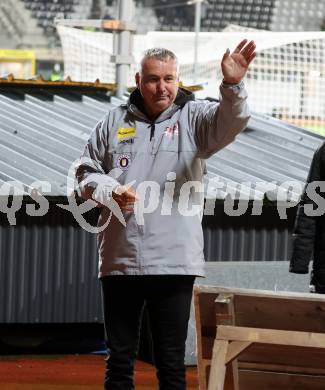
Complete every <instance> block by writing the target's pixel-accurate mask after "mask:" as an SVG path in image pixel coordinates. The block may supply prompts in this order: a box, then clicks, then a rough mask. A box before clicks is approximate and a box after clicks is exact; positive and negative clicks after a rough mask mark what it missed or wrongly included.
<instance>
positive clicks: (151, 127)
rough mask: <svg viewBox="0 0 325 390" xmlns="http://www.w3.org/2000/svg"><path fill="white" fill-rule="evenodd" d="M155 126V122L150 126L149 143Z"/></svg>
mask: <svg viewBox="0 0 325 390" xmlns="http://www.w3.org/2000/svg"><path fill="white" fill-rule="evenodd" d="M155 125H156V124H155V122H152V123H151V125H150V141H151V140H152V138H153V137H154V135H155Z"/></svg>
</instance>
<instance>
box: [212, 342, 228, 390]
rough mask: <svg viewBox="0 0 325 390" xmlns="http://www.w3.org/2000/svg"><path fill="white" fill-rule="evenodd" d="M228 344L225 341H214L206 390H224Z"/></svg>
mask: <svg viewBox="0 0 325 390" xmlns="http://www.w3.org/2000/svg"><path fill="white" fill-rule="evenodd" d="M228 344H229V342H228V341H226V340H217V339H216V340H215V341H214V344H213V353H212V360H211V368H210V378H209V386H208V390H224V383H225V376H226V356H227V349H228Z"/></svg>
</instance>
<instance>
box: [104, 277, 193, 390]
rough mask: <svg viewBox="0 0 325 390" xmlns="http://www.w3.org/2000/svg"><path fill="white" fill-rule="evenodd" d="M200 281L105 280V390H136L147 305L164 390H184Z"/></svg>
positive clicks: (180, 279) (185, 279)
mask: <svg viewBox="0 0 325 390" xmlns="http://www.w3.org/2000/svg"><path fill="white" fill-rule="evenodd" d="M194 280H195V276H189V275H145V276H133V275H118V276H117V275H112V276H106V277H104V278H102V279H101V282H102V297H103V308H104V322H105V336H106V346H107V350H108V358H107V367H106V375H105V386H104V388H105V389H106V390H132V389H134V382H133V368H134V362H135V358H136V354H137V350H138V343H139V332H140V324H141V317H142V311H143V307H144V305H146V308H147V310H148V315H149V321H150V326H151V333H152V341H153V349H154V351H153V352H154V360H155V366H156V369H157V378H158V381H159V389H160V390H185V389H186V380H185V364H184V357H185V341H186V337H187V327H188V321H189V316H190V307H191V298H192V291H193V284H194Z"/></svg>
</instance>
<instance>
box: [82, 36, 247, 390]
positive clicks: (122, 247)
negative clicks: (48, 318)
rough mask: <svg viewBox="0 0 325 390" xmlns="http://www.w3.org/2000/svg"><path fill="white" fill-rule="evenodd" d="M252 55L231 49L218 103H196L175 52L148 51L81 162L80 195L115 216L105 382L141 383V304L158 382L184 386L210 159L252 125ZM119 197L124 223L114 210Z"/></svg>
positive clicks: (105, 241) (106, 297)
mask: <svg viewBox="0 0 325 390" xmlns="http://www.w3.org/2000/svg"><path fill="white" fill-rule="evenodd" d="M254 57H255V43H254V42H253V41H251V42H248V41H247V40H243V41H242V42H241V43H240V44H239V45H238V46H237V47H236V49H235V50H234V52H232V53H230V51H229V50H227V51H226V53H225V54H224V56H223V58H222V61H221V68H222V73H223V77H224V78H223V82H222V84H221V86H220V103H216V102H208V101H196V100H195V97H194V95H193V94H192V93H190V92H188V91H186V90H184V89H182V88H179V86H178V84H179V73H178V72H179V71H178V68H179V67H178V61H177V57H176V56H175V54H174V53H172V52H171V51H169V50H166V49H161V48H154V49H150V50H147V51H146V52H145V54H144V57H143V58H142V61H141V69H140V71H139V72H138V73H137V74H136V75H135V80H136V85H137V88H136V89H135V90H134V91H133V92H132V93H131V95H130V98H129V101H128V103H127V104H122V105H121V106H119V107H117V108H115V109H113V110H111V111H110V112H108V114H107V115H106V116H105V117H104V118H103V119H102V120H101V121H100V122H99V123H98V124H97V126H96V127H95V129H94V131H93V132H92V134H91V136H90V138H89V141H88V143H87V145H86V147H85V150H84V153H83V161H86V162H83V163H81V164H80V166H79V168H78V169H77V178H78V181H79V183H80V189H81V194H82V196H83V197H84V198H85V199H93V200H94V201H96V202H97V203H98V204H99V205H100V206H102V208H101V214H100V217H99V221H98V225H99V226H104V225H105V223H107V221H108V220H109V219H110V221H109V223H108V225H107V227H106V228H105V229H104V230H103V231H101V232H100V233H99V235H98V249H99V278H100V280H101V284H102V296H103V309H104V322H105V331H106V345H107V350H108V357H107V370H106V377H105V389H109V390H116V389H121V390H130V389H134V383H133V366H134V361H135V358H136V351H137V346H138V338H139V329H140V322H141V314H142V310H143V307H144V304H146V308H147V311H148V315H149V320H150V327H151V332H152V340H153V347H154V361H155V365H156V368H157V377H158V380H159V386H160V389H161V390H174V389H175V390H176V389H177V390H180V389H182V390H184V389H185V388H186V383H185V365H184V355H185V341H186V336H187V327H188V321H189V313H190V304H191V297H192V289H193V283H194V280H195V277H196V276H204V257H203V234H202V227H201V215H202V206H203V196H202V192H201V191H200V190H199V188H200V185H201V184H202V182H203V175H204V174H205V161H204V160H205V159H206V158H208V157H209V156H211V155H212V154H214V153H216V152H217V151H218V150H220V149H222V148H223V147H225V146H226V145H228V144H229V143H230V142H232V141H233V140H234V138H235V136H236V135H237V134H238V133H239V132H240V131H242V130H243V129H244V128H245V127H246V125H247V122H248V119H249V112H248V107H247V103H246V98H247V93H246V91H245V88H244V84H243V81H242V80H243V78H244V76H245V74H246V72H247V69H248V67H249V64H250V63H251V61H252V60H253V59H254ZM112 172H113V173H112ZM129 183H133V185H132V186H131V185H130V184H129ZM113 204H114V205H115V209H116V206H118V207H119V209H120V211H121V213H122V214H123V221H121V218H120V217H119V218H118V217H117V216H116V213H114V212H113V214H112V212H111V209H112V207H110V206H112V205H113ZM112 210H113V209H112Z"/></svg>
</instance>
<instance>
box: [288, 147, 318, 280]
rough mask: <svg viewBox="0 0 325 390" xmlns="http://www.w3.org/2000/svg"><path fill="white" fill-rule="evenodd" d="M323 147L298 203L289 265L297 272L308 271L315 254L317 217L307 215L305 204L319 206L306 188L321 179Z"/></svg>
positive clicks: (316, 157) (316, 156) (314, 159)
mask: <svg viewBox="0 0 325 390" xmlns="http://www.w3.org/2000/svg"><path fill="white" fill-rule="evenodd" d="M323 149H324V147H320V148H319V149H318V150H317V151H316V152H315V154H314V157H313V160H312V163H311V167H310V170H309V174H308V178H307V184H306V186H305V189H304V192H303V194H302V196H301V200H300V202H299V205H298V210H297V215H296V220H295V225H294V230H293V243H292V255H291V259H290V267H289V272H293V273H296V274H307V273H308V271H309V262H310V260H311V259H312V256H313V251H314V246H315V237H316V220H317V217H316V216H308V215H306V213H305V209H304V206H305V205H307V204H311V205H313V208H317V205H315V203H314V201H313V200H312V199H310V198H309V196H308V194H307V192H306V189H307V186H308V184H309V183H311V182H313V181H319V180H321V169H320V159H321V153H324V150H323Z"/></svg>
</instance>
